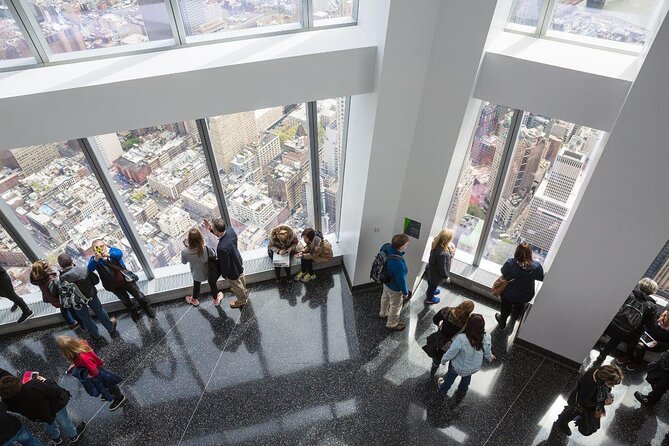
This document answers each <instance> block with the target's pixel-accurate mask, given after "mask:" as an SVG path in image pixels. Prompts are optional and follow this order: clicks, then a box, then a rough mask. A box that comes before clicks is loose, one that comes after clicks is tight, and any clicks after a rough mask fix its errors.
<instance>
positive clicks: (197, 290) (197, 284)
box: [193, 277, 218, 299]
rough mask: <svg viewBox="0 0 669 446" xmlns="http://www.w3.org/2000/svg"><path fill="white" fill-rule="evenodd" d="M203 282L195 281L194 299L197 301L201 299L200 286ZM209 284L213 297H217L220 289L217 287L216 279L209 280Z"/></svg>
mask: <svg viewBox="0 0 669 446" xmlns="http://www.w3.org/2000/svg"><path fill="white" fill-rule="evenodd" d="M201 283H202V282H198V281H197V280H193V299H197V298H199V297H200V284H201ZM207 283H209V290H210V291H211V297H214V298H215V297H216V294H218V288H217V287H216V279H214V278H213V277H212V278H209V280H207Z"/></svg>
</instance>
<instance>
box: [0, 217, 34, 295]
mask: <svg viewBox="0 0 669 446" xmlns="http://www.w3.org/2000/svg"><path fill="white" fill-rule="evenodd" d="M0 265H1V266H2V267H3V268H4V269H5V270H6V271H7V274H8V275H9V278H10V279H11V280H12V285H13V286H14V290H15V291H16V294H18V295H24V294H28V293H34V292H37V291H39V288H37V287H36V286H33V285H31V284H30V261H29V260H28V258H27V257H26V256H25V254H23V252H21V249H20V248H19V247H18V245H17V244H16V243H15V242H14V240H12V238H11V237H10V236H9V234H8V233H7V231H5V229H4V228H2V227H0Z"/></svg>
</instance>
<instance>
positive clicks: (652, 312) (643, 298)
mask: <svg viewBox="0 0 669 446" xmlns="http://www.w3.org/2000/svg"><path fill="white" fill-rule="evenodd" d="M657 289H658V285H657V283H656V282H655V281H654V280H652V279H649V278H647V277H644V278H643V279H641V280H640V281H639V284H638V285H637V287H636V288H635V289H634V291H632V294H630V295H629V297H628V298H627V300H626V301H625V303H624V304H623V306H622V307H620V310H618V313H616V315H615V317H614V318H613V320H612V321H611V323H610V324H609V326H608V327H607V328H606V331H604V334H606V335H608V336H609V342H607V343H606V345H604V348H603V349H602V352H601V353H600V355H599V357H598V358H597V361H598V362H600V363H601V362H603V361H604V359H606V356H607V355H608V354H610V353H611V352H612V351H613V350H615V349H616V347H618V344H620V342H625V343H626V344H627V355H626V356H625V357H622V358H620V359H618V360H617V361H616V362H618V364H621V365H623V364H628V363H630V361H631V355H632V354H633V352H634V347H635V346H636V344H637V342H639V338H640V337H641V334H642V333H643V331H644V326H650V325H652V324H654V323H655V319H656V318H657V307H656V306H655V301H654V300H653V298H652V297H650V295H651V294H655V293H657ZM637 366H638V364H636V365H634V364H628V367H627V369H628V370H635V369H636V367H637Z"/></svg>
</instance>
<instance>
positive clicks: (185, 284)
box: [0, 234, 342, 335]
mask: <svg viewBox="0 0 669 446" xmlns="http://www.w3.org/2000/svg"><path fill="white" fill-rule="evenodd" d="M325 238H326V239H327V240H328V241H329V242H330V244H331V245H332V251H333V254H334V257H333V259H332V260H331V261H329V262H327V263H320V264H314V267H315V268H316V269H321V268H327V267H330V266H335V265H339V264H340V263H341V256H342V252H341V248H340V246H339V243H338V242H337V237H336V235H335V234H329V235H326V236H325ZM242 259H243V260H244V275H245V276H246V281H247V283H255V282H262V281H265V280H270V279H272V278H273V277H274V267H273V265H272V260H271V259H270V258H269V256H268V255H267V248H259V249H254V250H250V251H244V252H242ZM299 264H300V260H299V259H297V258H295V259H293V267H295V266H297V265H299ZM139 277H140V280H139V282H138V285H139V288H140V289H141V290H142V292H143V293H144V294H146V295H147V296H150V297H151V302H153V303H159V302H167V301H172V300H178V299H181V298H183V296H184V295H185V293H187V292H188V291H189V290H190V289H191V288H192V286H193V278H192V276H191V273H190V268H189V266H188V265H172V266H167V267H164V268H159V269H157V270H156V278H155V279H153V280H147V279H146V276H144V274H143V273H142V274H139ZM219 286H221V287H222V288H225V287H228V283H227V281H226V280H220V281H219ZM208 289H209V286H208V285H207V284H206V283H204V284H202V292H205V293H206V292H207V290H208ZM22 297H23V299H24V300H25V301H26V303H27V304H28V306H29V307H30V309H31V310H32V311H34V312H35V316H33V317H32V318H30V319H29V320H28V321H27V322H25V323H24V324H21V325H17V324H15V323H14V322H15V321H16V319H18V317H19V312H15V313H11V312H10V311H9V308H10V307H11V306H12V302H11V301H10V300H8V299H0V335H2V334H7V333H14V332H18V331H24V330H30V329H33V328H37V327H43V326H47V325H53V324H59V323H62V318H61V316H60V313H59V312H58V310H57V309H56V308H55V307H53V306H52V305H50V304H47V303H44V302H42V295H41V293H32V294H28V295H25V296H22ZM98 297H99V298H100V301H101V302H102V304H103V305H104V307H105V309H106V310H107V311H120V310H123V309H124V307H123V305H122V304H121V302H120V301H119V300H118V299H117V298H116V296H114V294H112V293H110V292H109V291H106V290H104V289H103V288H102V286H101V285H98Z"/></svg>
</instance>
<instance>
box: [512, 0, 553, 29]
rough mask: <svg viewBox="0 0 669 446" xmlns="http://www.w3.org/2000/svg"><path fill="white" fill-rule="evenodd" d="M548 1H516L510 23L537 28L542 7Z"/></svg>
mask: <svg viewBox="0 0 669 446" xmlns="http://www.w3.org/2000/svg"><path fill="white" fill-rule="evenodd" d="M545 1H547V0H514V2H513V6H511V14H510V15H509V23H513V24H516V25H521V26H528V27H532V28H535V29H536V27H537V25H538V24H539V16H540V15H541V7H542V6H543V4H544V3H545Z"/></svg>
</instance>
